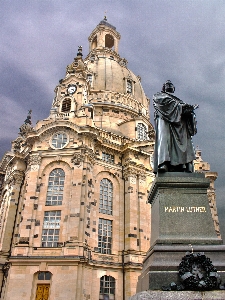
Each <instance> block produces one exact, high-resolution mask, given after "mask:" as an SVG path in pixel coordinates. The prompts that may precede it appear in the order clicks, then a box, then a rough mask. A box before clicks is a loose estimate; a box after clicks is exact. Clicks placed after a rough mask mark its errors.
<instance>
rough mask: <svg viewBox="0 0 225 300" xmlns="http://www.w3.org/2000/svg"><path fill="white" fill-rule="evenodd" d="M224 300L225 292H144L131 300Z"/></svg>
mask: <svg viewBox="0 0 225 300" xmlns="http://www.w3.org/2000/svg"><path fill="white" fill-rule="evenodd" d="M178 299H179V300H187V299H188V300H202V299H205V300H211V299H214V300H224V299H225V291H205V292H196V291H171V292H166V291H144V292H141V293H138V294H136V295H134V296H132V297H131V298H130V299H129V300H178Z"/></svg>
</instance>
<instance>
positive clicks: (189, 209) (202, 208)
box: [165, 206, 206, 213]
mask: <svg viewBox="0 0 225 300" xmlns="http://www.w3.org/2000/svg"><path fill="white" fill-rule="evenodd" d="M165 212H169V213H171V212H172V213H182V212H190V213H198V212H200V213H204V212H206V208H205V206H165Z"/></svg>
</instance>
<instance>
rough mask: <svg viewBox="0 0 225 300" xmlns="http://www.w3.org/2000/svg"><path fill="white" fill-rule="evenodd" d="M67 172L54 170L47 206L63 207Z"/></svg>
mask: <svg viewBox="0 0 225 300" xmlns="http://www.w3.org/2000/svg"><path fill="white" fill-rule="evenodd" d="M64 181H65V172H64V171H63V170H62V169H54V170H53V171H52V172H51V173H50V175H49V180H48V190H47V199H46V205H62V200H63V189H64Z"/></svg>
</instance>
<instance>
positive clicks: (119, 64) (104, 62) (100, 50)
mask: <svg viewBox="0 0 225 300" xmlns="http://www.w3.org/2000/svg"><path fill="white" fill-rule="evenodd" d="M88 40H89V48H90V53H89V54H88V56H87V57H86V59H85V60H84V63H85V64H86V66H87V70H88V72H89V73H88V79H89V80H90V83H91V89H90V92H92V91H96V92H97V91H110V92H112V93H119V94H128V95H129V96H130V97H132V98H134V99H135V100H136V101H138V102H139V103H141V104H142V105H143V106H145V107H146V108H147V109H148V100H147V98H146V95H145V93H144V90H143V88H142V85H141V78H140V76H136V75H135V74H134V73H133V72H132V71H131V70H129V69H128V68H127V60H126V59H124V58H121V57H120V55H119V54H118V45H119V40H120V34H119V33H118V32H117V31H116V28H115V27H114V26H112V25H111V24H109V23H108V22H107V20H106V19H104V20H103V21H101V22H100V23H99V25H98V26H97V27H96V28H95V29H94V30H93V32H92V33H91V35H90V36H89V39H88Z"/></svg>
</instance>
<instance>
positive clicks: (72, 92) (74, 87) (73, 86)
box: [67, 85, 77, 95]
mask: <svg viewBox="0 0 225 300" xmlns="http://www.w3.org/2000/svg"><path fill="white" fill-rule="evenodd" d="M76 90H77V87H76V85H70V86H69V87H68V89H67V92H68V93H69V94H71V95H72V94H74V93H75V92H76Z"/></svg>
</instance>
